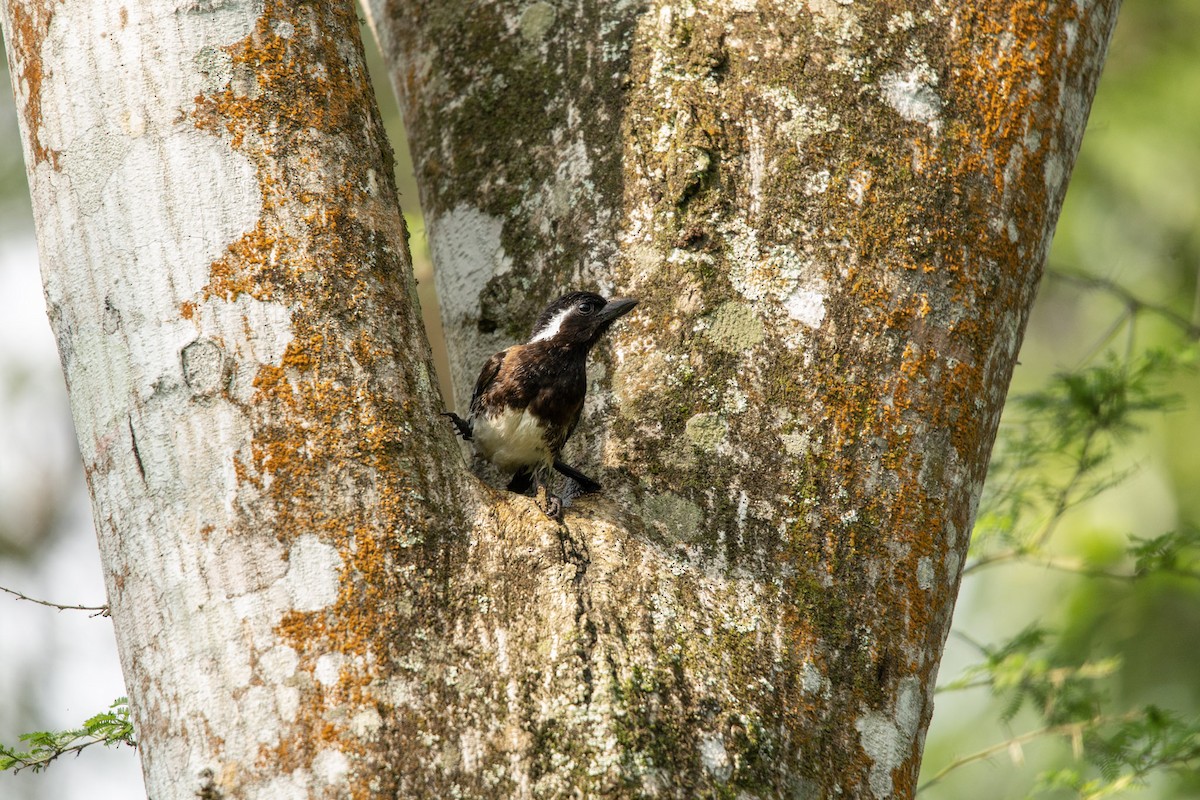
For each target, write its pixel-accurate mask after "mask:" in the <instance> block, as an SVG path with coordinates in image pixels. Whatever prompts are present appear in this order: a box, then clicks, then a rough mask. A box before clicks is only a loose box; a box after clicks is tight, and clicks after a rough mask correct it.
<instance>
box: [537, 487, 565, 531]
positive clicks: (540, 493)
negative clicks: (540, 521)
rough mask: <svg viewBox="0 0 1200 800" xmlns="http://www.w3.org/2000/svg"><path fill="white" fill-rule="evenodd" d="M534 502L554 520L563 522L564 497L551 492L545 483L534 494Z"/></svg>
mask: <svg viewBox="0 0 1200 800" xmlns="http://www.w3.org/2000/svg"><path fill="white" fill-rule="evenodd" d="M534 502H535V503H537V506H538V508H540V509H541V510H542V512H543V513H544V514H545V515H546V516H547V517H549V518H550V519H552V520H554V521H555V522H562V518H563V501H562V498H561V497H559V496H558V495H556V494H553V493H551V492H550V490H549V489H547V488H546V487H545V485H543V484H539V485H538V487H537V494H536V495H535V496H534Z"/></svg>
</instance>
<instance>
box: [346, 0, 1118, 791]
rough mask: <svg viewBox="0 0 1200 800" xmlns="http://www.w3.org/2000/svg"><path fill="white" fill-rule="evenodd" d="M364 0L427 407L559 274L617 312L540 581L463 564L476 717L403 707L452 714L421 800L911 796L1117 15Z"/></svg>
mask: <svg viewBox="0 0 1200 800" xmlns="http://www.w3.org/2000/svg"><path fill="white" fill-rule="evenodd" d="M367 5H368V17H369V21H370V22H371V24H372V26H373V28H374V29H375V31H376V33H377V35H378V36H379V38H380V40H381V42H382V44H383V49H384V52H385V55H386V56H387V57H388V58H389V59H390V63H391V69H392V78H393V81H394V84H395V86H396V88H397V90H398V93H399V95H400V96H401V100H402V105H403V109H404V113H405V119H406V124H407V126H408V130H409V135H410V143H411V145H412V147H413V150H414V160H415V162H416V164H417V166H418V176H417V177H418V181H419V183H420V186H421V192H422V202H423V206H424V210H425V213H426V220H427V230H428V231H429V233H430V237H431V246H432V251H433V253H434V258H435V265H436V269H437V271H438V272H437V274H438V282H439V283H438V285H439V290H440V292H441V295H442V298H443V318H444V323H445V325H446V331H447V335H448V339H449V341H448V346H449V349H450V353H451V361H452V364H453V368H454V372H455V375H454V378H455V384H456V389H457V398H458V403H459V406H460V408H462V407H464V406H465V403H466V397H467V395H468V393H469V391H470V386H471V379H472V378H473V373H474V370H475V369H477V368H478V364H479V363H480V362H481V361H482V359H483V357H485V356H486V354H488V353H490V352H493V351H494V350H496V349H498V348H500V347H502V346H505V345H506V344H508V343H510V342H512V341H514V340H518V339H521V338H523V337H524V335H525V334H526V331H527V329H528V325H529V323H530V321H531V320H532V319H533V317H534V316H535V315H536V313H537V311H538V310H539V308H540V307H541V305H542V304H543V303H545V302H546V301H547V300H548V299H550V298H552V297H553V296H555V295H556V294H557V293H558V292H560V291H562V290H564V289H567V288H589V287H599V288H600V289H601V290H609V289H615V290H616V291H617V292H619V293H621V294H631V295H633V296H636V297H638V298H640V299H641V305H640V306H639V307H638V309H637V311H636V312H635V313H634V314H633V315H632V316H631V317H629V318H628V319H627V320H625V321H624V322H623V324H622V325H621V326H618V329H617V330H616V331H615V332H614V335H613V337H612V338H613V344H612V347H611V349H609V350H608V351H607V352H606V353H605V354H602V355H601V359H600V360H601V361H602V363H601V365H600V366H599V368H598V369H594V371H593V376H594V378H595V386H594V387H593V394H592V396H591V400H590V402H589V412H590V413H589V424H588V425H587V426H585V428H584V430H583V436H582V437H581V438H582V440H583V441H582V442H581V443H580V446H579V447H578V453H577V454H576V455H577V460H580V461H583V462H585V463H589V466H593V467H595V466H596V465H597V463H599V464H601V465H602V466H603V468H604V473H605V482H606V484H607V485H608V491H607V492H606V497H605V500H604V501H602V502H597V503H591V504H587V503H585V504H584V505H583V506H582V507H581V510H580V516H579V517H575V518H568V525H567V527H568V529H569V536H566V538H564V545H563V548H564V549H563V554H562V558H563V559H564V560H565V561H566V562H567V563H568V564H569V563H570V562H571V561H573V560H575V561H577V562H578V564H579V566H578V569H576V570H575V572H574V578H575V585H574V586H573V587H572V586H571V585H570V581H569V580H568V578H569V577H570V572H571V571H570V569H567V571H566V574H565V575H564V576H563V577H562V578H561V584H562V585H561V587H558V588H556V587H555V586H554V585H553V584H550V585H548V584H547V582H546V579H545V576H544V575H543V578H542V579H541V580H539V578H538V576H539V574H543V573H542V570H540V569H534V570H530V569H529V565H530V562H528V561H527V560H526V559H525V558H524V557H516V556H514V552H516V551H513V550H511V548H505V549H504V550H502V551H501V552H498V553H489V550H490V547H491V546H492V545H491V543H490V542H488V541H487V540H484V539H481V540H480V541H479V543H478V545H477V546H476V547H475V548H474V549H473V550H472V552H473V553H474V554H475V555H476V557H479V558H482V559H483V563H484V564H486V565H487V566H486V568H485V569H483V570H480V571H479V573H476V574H484V573H487V574H494V575H495V578H494V579H493V580H494V581H495V583H496V585H497V586H502V587H504V592H505V595H506V596H507V597H508V598H510V600H509V602H510V603H511V602H513V601H519V603H520V604H521V606H518V607H513V606H511V605H506V604H500V605H489V606H488V607H487V609H486V611H483V612H482V613H481V614H480V616H479V618H478V620H477V622H476V623H475V624H476V625H477V626H478V630H479V633H478V637H477V638H476V641H475V643H473V644H472V645H470V651H471V652H472V654H473V655H472V663H476V664H478V666H479V673H477V674H480V673H482V674H483V675H486V676H488V677H485V678H483V679H482V680H480V679H479V678H473V679H472V680H473V685H474V686H476V687H478V688H479V689H481V690H482V691H483V693H484V696H485V697H487V698H488V699H487V701H486V702H483V703H480V702H477V701H476V700H474V699H472V698H469V697H464V696H461V695H459V696H455V695H454V694H446V693H442V694H439V695H437V701H435V702H434V703H432V704H430V705H425V702H426V701H425V700H423V699H421V698H420V697H419V696H418V697H416V698H414V700H413V704H412V707H413V708H414V709H423V710H421V711H414V715H415V717H414V721H418V720H419V723H418V724H421V723H423V724H424V725H426V726H427V727H426V730H428V731H429V733H428V734H427V735H428V736H432V737H437V740H438V741H439V742H443V743H444V742H445V741H446V737H450V739H452V740H453V739H456V737H459V736H461V734H462V733H463V732H464V731H467V730H471V731H477V732H478V733H473V734H472V735H471V737H470V738H469V739H464V738H457V741H458V744H456V745H454V746H453V747H452V748H446V747H445V746H444V745H438V746H432V747H430V748H428V749H427V750H426V753H425V755H423V756H421V757H420V760H421V761H423V762H424V765H425V766H424V771H425V772H424V774H425V776H426V777H425V779H424V780H425V781H426V784H425V786H426V787H427V789H426V791H428V792H429V793H430V794H431V795H432V794H437V793H438V792H451V791H454V790H455V787H457V790H458V791H461V792H462V793H463V794H464V795H466V796H489V794H490V793H492V792H499V793H500V794H505V793H509V794H514V795H517V796H530V795H532V796H562V795H567V794H569V793H570V792H571V791H573V790H574V791H579V792H582V793H583V794H584V795H603V796H664V797H665V796H676V797H693V796H730V797H734V796H739V797H777V796H787V797H834V796H847V797H891V796H896V797H907V796H910V795H911V794H912V791H913V788H914V785H915V780H916V775H917V771H918V769H919V765H920V755H921V748H922V743H923V737H924V732H925V730H926V726H927V724H928V721H929V717H930V713H931V711H932V703H931V697H932V695H931V692H932V689H933V685H934V681H935V677H936V671H937V663H938V659H939V657H940V655H941V650H942V645H943V642H944V639H945V636H946V633H947V629H948V626H949V624H950V617H951V612H952V609H953V603H954V597H955V594H956V591H957V586H958V581H959V574H960V568H961V564H962V559H963V558H964V556H965V553H966V548H967V543H968V538H969V534H970V528H971V522H972V515H973V511H974V507H975V503H976V502H977V499H978V496H979V491H980V488H981V485H982V481H983V478H984V474H985V471H986V465H987V460H988V455H989V451H990V448H991V444H992V441H993V438H994V435H995V429H996V424H997V421H998V418H999V414H1000V410H1001V407H1002V405H1003V400H1004V396H1005V393H1006V390H1007V387H1008V382H1009V377H1010V374H1011V370H1012V366H1013V363H1014V360H1015V357H1016V352H1017V348H1018V346H1019V343H1020V339H1021V334H1022V332H1023V330H1024V325H1025V319H1026V315H1027V313H1028V310H1029V307H1030V304H1031V302H1032V299H1033V295H1034V291H1035V288H1036V286H1037V282H1038V279H1039V276H1040V273H1041V267H1042V262H1043V260H1044V256H1045V252H1046V249H1047V246H1048V244H1049V241H1050V237H1051V234H1052V231H1053V227H1054V222H1055V220H1056V218H1057V214H1058V209H1059V205H1060V203H1061V200H1062V196H1063V193H1064V190H1065V184H1066V179H1067V176H1068V174H1069V172H1070V168H1071V165H1072V162H1073V159H1074V156H1075V153H1076V150H1077V148H1078V144H1079V140H1080V137H1081V136H1082V132H1083V128H1084V123H1085V120H1086V115H1087V110H1088V108H1089V106H1090V102H1091V97H1092V93H1093V90H1094V87H1095V83H1096V80H1097V78H1098V75H1099V70H1100V66H1101V63H1102V61H1103V56H1104V51H1105V47H1106V43H1107V41H1108V37H1109V34H1110V32H1111V28H1112V25H1113V23H1114V21H1115V15H1116V8H1117V5H1118V4H1117V2H1116V1H1115V0H1108V1H1106V2H1086V3H1085V2H1074V0H1064V1H1062V2H1054V1H1053V0H1020V1H1019V2H991V1H989V0H981V1H979V2H955V3H935V4H932V5H931V4H929V3H918V2H892V3H886V4H883V3H876V4H869V3H855V2H849V1H848V0H836V1H835V0H810V1H809V2H807V3H791V2H779V3H772V2H768V1H767V0H724V1H723V2H719V1H717V0H713V1H711V2H670V1H666V0H662V1H660V2H649V3H634V2H628V3H587V2H580V3H573V4H560V3H553V4H552V3H548V2H533V3H529V2H515V1H513V2H489V3H483V4H480V3H469V2H431V1H422V0H373V1H372V2H369V3H368V4H367ZM585 520H586V521H585ZM601 520H603V521H604V524H600V521H601ZM547 557H548V558H549V557H550V556H547ZM534 563H536V562H534ZM493 570H494V573H493V572H492V571H493ZM571 589H574V590H575V592H574V595H573V594H572V592H571V591H570V590H571ZM572 609H574V611H573V616H572ZM502 632H503V635H501V633H502ZM471 638H472V637H467V639H468V640H469V639H471ZM518 640H522V641H523V642H524V643H525V646H524V647H523V648H516V647H513V646H512V642H514V641H518ZM506 642H507V643H508V644H507V645H506ZM572 655H574V656H575V657H577V659H578V660H577V661H576V662H574V663H572V661H571V657H572ZM474 659H479V660H478V661H475V660H474ZM489 659H491V660H492V661H491V662H489ZM491 663H494V664H495V668H492V667H491ZM494 670H499V672H500V673H501V674H502V675H508V676H510V677H509V679H508V683H507V686H505V687H502V688H503V691H502V692H501V691H498V689H499V688H501V687H497V686H496V684H495V682H494ZM435 708H436V709H444V708H449V709H451V712H450V713H446V712H445V711H442V710H439V711H438V712H437V713H436V714H434V713H431V712H432V711H433V709H435ZM481 710H486V714H485V715H484V716H482V717H481V716H479V714H480V711H481ZM464 715H465V717H464ZM467 717H469V718H470V723H469V724H467V725H464V724H463V722H464V721H465V719H466V718H467ZM444 721H449V723H450V724H449V725H447V724H446V723H445V722H444ZM468 741H469V742H470V744H469V746H468V745H467V744H466V742H468ZM412 747H414V748H416V749H417V750H420V747H421V746H420V744H419V743H417V742H414V743H412ZM439 747H440V748H441V749H439ZM420 780H421V779H420V778H417V777H416V776H415V775H414V781H420ZM489 780H492V781H498V783H488V781H489ZM413 785H414V786H416V785H419V784H418V783H414V784H413ZM435 787H436V788H435ZM497 787H500V788H497ZM501 789H502V790H501Z"/></svg>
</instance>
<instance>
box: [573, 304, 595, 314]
mask: <svg viewBox="0 0 1200 800" xmlns="http://www.w3.org/2000/svg"><path fill="white" fill-rule="evenodd" d="M577 310H578V311H579V313H580V314H583V315H584V316H585V317H586V316H587V315H588V314H590V313H592V312H593V311H595V310H596V307H595V306H594V305H592V304H591V303H580V304H579V308H578V309H577Z"/></svg>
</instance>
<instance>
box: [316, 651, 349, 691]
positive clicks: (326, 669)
mask: <svg viewBox="0 0 1200 800" xmlns="http://www.w3.org/2000/svg"><path fill="white" fill-rule="evenodd" d="M344 661H345V656H344V655H342V654H341V653H323V654H321V655H320V656H318V657H317V663H316V664H315V665H314V666H313V677H314V678H316V679H317V683H319V684H321V685H322V686H336V685H337V682H338V679H339V678H340V677H341V675H342V663H343V662H344Z"/></svg>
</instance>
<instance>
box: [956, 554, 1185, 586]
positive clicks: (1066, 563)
mask: <svg viewBox="0 0 1200 800" xmlns="http://www.w3.org/2000/svg"><path fill="white" fill-rule="evenodd" d="M1005 561H1020V562H1021V563H1023V564H1027V565H1029V566H1031V567H1045V568H1046V569H1052V570H1057V571H1058V572H1070V573H1073V574H1075V575H1083V576H1085V577H1088V578H1108V579H1109V580H1114V581H1137V580H1141V579H1143V578H1147V577H1149V576H1151V575H1153V574H1155V573H1164V574H1167V575H1175V576H1177V577H1180V578H1194V579H1198V580H1200V572H1197V571H1196V570H1191V569H1182V568H1179V567H1159V568H1156V569H1151V570H1148V571H1146V572H1124V571H1120V570H1108V569H1101V568H1099V567H1089V566H1088V565H1087V564H1086V563H1084V562H1083V561H1080V560H1079V559H1075V558H1055V557H1053V556H1050V557H1044V558H1038V557H1035V556H1033V555H1032V553H1030V552H1027V551H1024V550H1003V551H1001V552H999V553H993V554H992V555H988V556H983V557H982V558H979V559H978V560H976V561H975V562H974V563H972V564H970V565H969V566H967V567H966V568H965V569H964V570H963V575H964V576H965V575H968V574H970V573H972V572H974V571H976V570H979V569H983V568H984V567H989V566H992V565H994V564H1000V563H1003V562H1005Z"/></svg>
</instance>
